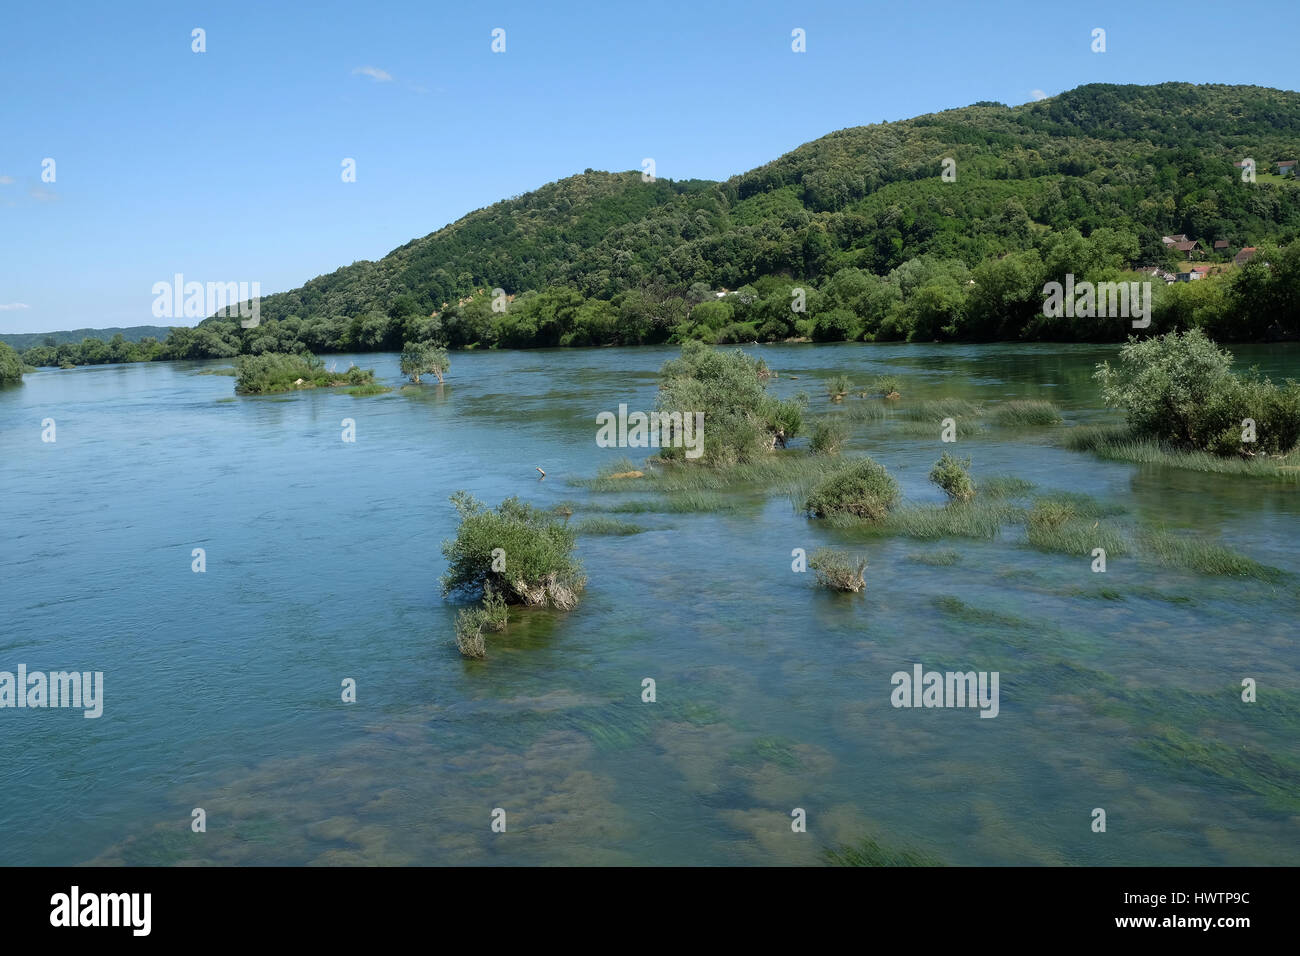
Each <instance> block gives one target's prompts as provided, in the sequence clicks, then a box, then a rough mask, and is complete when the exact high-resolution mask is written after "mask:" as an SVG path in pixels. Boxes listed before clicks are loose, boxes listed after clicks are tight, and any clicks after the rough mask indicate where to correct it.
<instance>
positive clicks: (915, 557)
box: [907, 548, 961, 568]
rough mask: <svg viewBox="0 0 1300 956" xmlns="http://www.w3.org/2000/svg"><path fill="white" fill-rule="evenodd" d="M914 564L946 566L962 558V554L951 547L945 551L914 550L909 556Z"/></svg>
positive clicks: (909, 559)
mask: <svg viewBox="0 0 1300 956" xmlns="http://www.w3.org/2000/svg"><path fill="white" fill-rule="evenodd" d="M907 560H908V561H911V562H912V563H913V564H928V565H930V566H931V567H936V568H946V567H949V566H951V565H954V564H956V563H957V562H958V561H960V560H961V555H960V554H958V553H957V552H956V551H953V550H952V549H951V548H947V549H945V550H943V551H913V552H912V553H911V554H909V555H908V556H907Z"/></svg>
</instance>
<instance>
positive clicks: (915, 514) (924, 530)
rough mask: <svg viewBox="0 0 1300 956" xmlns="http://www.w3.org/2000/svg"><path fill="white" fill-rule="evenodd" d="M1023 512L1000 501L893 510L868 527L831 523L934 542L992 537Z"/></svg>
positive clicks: (1019, 517)
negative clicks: (945, 539) (948, 539)
mask: <svg viewBox="0 0 1300 956" xmlns="http://www.w3.org/2000/svg"><path fill="white" fill-rule="evenodd" d="M1022 514H1023V509H1021V508H1017V507H1015V506H1013V505H1009V504H1006V503H1004V502H994V501H980V500H978V499H977V500H975V501H969V502H957V501H954V502H951V503H950V504H947V505H941V506H937V507H926V506H921V505H912V506H907V507H902V508H896V509H894V510H893V511H891V512H890V513H889V514H888V515H887V516H886V517H885V518H884V519H883V520H882V521H877V522H873V523H871V524H863V523H852V522H849V521H835V522H833V523H834V524H836V525H838V526H841V527H844V526H848V527H861V528H862V529H863V530H864V531H867V532H869V533H871V534H879V535H898V536H900V537H905V538H918V539H921V540H934V539H938V538H983V539H986V540H987V539H992V538H996V537H997V536H998V534H999V533H1001V530H1002V526H1003V525H1006V524H1012V523H1014V522H1016V521H1019V520H1020V519H1021V516H1022Z"/></svg>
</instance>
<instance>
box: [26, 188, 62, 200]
mask: <svg viewBox="0 0 1300 956" xmlns="http://www.w3.org/2000/svg"><path fill="white" fill-rule="evenodd" d="M27 195H29V196H31V197H32V198H33V199H35V200H36V201H37V202H55V201H57V200H58V198H59V194H58V193H56V192H53V191H52V190H49V189H46V188H45V187H44V186H32V187H31V188H30V189H28V190H27Z"/></svg>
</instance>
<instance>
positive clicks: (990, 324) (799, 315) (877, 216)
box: [23, 83, 1300, 365]
mask: <svg viewBox="0 0 1300 956" xmlns="http://www.w3.org/2000/svg"><path fill="white" fill-rule="evenodd" d="M1298 153H1300V94H1297V93H1292V92H1285V91H1279V90H1271V89H1265V88H1261V87H1252V86H1222V85H1206V86H1193V85H1190V84H1184V83H1166V84H1161V85H1158V86H1114V85H1106V84H1092V85H1088V86H1083V87H1079V88H1078V89H1075V90H1072V91H1070V92H1067V93H1062V94H1060V95H1059V96H1056V97H1052V98H1050V99H1047V100H1043V101H1040V102H1035V103H1029V104H1025V105H1022V106H1016V107H1008V106H1005V105H1003V104H1000V103H977V104H975V105H973V106H969V107H965V108H962V109H954V110H948V111H945V112H942V113H936V114H932V115H927V116H921V117H917V118H915V119H911V120H906V121H902V122H896V123H881V124H875V125H871V126H862V127H855V128H852V129H845V130H841V131H838V132H835V133H832V134H830V135H828V136H825V137H822V138H821V139H818V140H815V141H813V142H811V143H807V144H805V145H803V146H801V147H799V148H798V149H796V150H794V151H793V152H791V153H788V154H786V155H785V156H782V157H780V158H779V159H776V160H774V161H773V162H771V163H768V164H767V165H765V166H761V167H759V168H758V169H754V170H751V171H750V172H747V173H744V174H742V175H739V176H735V177H733V178H731V179H729V180H727V181H726V182H709V181H703V180H688V181H682V182H672V181H669V180H665V179H659V180H655V181H651V182H645V181H643V180H642V177H641V174H640V173H639V172H626V173H606V172H596V171H593V170H587V171H586V172H585V173H583V174H581V175H578V176H573V177H570V178H568V179H564V180H560V181H559V182H555V183H550V184H548V185H546V186H543V187H541V188H540V189H538V190H536V191H534V192H531V193H528V194H526V195H523V196H519V197H516V198H513V199H508V200H505V201H503V202H499V203H496V204H495V205H493V206H490V207H488V208H486V209H480V210H478V211H476V212H473V213H470V214H469V215H467V216H465V217H464V218H462V219H460V220H459V221H457V222H455V223H452V224H451V225H448V226H446V227H444V228H442V229H440V230H438V231H437V232H434V233H432V234H430V235H428V236H425V237H424V238H421V239H416V240H413V241H411V242H409V243H407V244H406V245H404V246H401V247H400V248H398V249H395V250H394V251H393V252H391V253H390V254H389V255H387V256H385V257H384V258H383V259H381V260H379V261H378V262H357V263H354V264H352V265H350V266H346V267H344V268H341V269H339V270H337V271H335V272H333V273H331V274H329V275H326V276H321V277H319V278H316V279H313V280H311V281H310V282H308V283H306V284H305V285H303V286H302V287H301V288H299V289H295V290H293V291H290V292H283V293H277V294H274V295H270V296H265V297H263V299H262V300H261V306H260V307H261V323H260V325H259V326H258V327H257V328H252V329H243V328H241V327H240V323H239V320H238V318H225V317H212V318H208V319H206V320H204V321H203V322H202V323H200V325H199V326H198V327H197V328H194V329H188V328H176V329H173V330H171V333H170V334H169V335H168V337H167V338H166V340H165V341H161V342H160V341H156V340H149V339H146V340H144V341H143V342H140V343H131V342H127V341H124V340H122V339H115V340H113V341H111V342H103V341H99V340H89V341H87V342H85V343H83V344H82V345H80V346H77V345H73V344H68V343H64V344H57V345H41V346H36V347H34V348H32V349H28V350H27V351H26V352H24V353H23V358H24V361H26V362H27V364H29V365H49V364H82V363H95V362H105V361H110V362H111V361H124V360H126V361H130V360H137V359H147V358H205V357H229V356H233V355H236V354H241V353H251V354H259V353H263V352H291V351H298V350H303V349H308V350H311V351H313V352H317V353H323V352H333V351H375V350H398V349H401V348H402V347H403V345H404V344H405V343H407V342H429V343H436V344H439V345H446V346H448V347H450V348H475V347H505V348H528V347H547V346H581V345H600V344H641V343H661V342H677V341H684V340H688V339H702V340H705V341H709V342H715V343H724V342H749V341H754V340H760V341H775V340H784V339H788V338H797V337H806V338H809V339H813V340H818V341H842V340H864V341H886V340H911V341H932V340H968V341H994V340H1016V339H1035V340H1046V341H1078V340H1087V341H1118V340H1122V339H1123V338H1124V337H1125V336H1126V335H1127V334H1129V333H1130V332H1131V326H1130V323H1129V321H1128V319H1127V318H1114V319H1101V318H1065V317H1062V318H1047V317H1045V316H1044V315H1043V311H1044V310H1043V299H1044V294H1043V287H1044V285H1045V283H1048V282H1053V281H1056V282H1060V281H1063V280H1064V278H1065V276H1066V275H1067V274H1072V275H1073V276H1074V277H1075V279H1077V280H1080V281H1083V280H1091V281H1102V280H1106V281H1111V280H1126V281H1151V282H1152V284H1153V287H1154V294H1155V302H1154V308H1153V313H1152V322H1151V326H1150V327H1149V329H1148V330H1147V331H1148V332H1149V333H1157V332H1168V331H1172V330H1181V329H1187V328H1193V327H1196V328H1201V329H1203V330H1205V331H1206V332H1207V333H1208V334H1210V335H1211V336H1213V337H1214V338H1216V339H1219V340H1222V341H1244V340H1262V339H1274V338H1291V337H1295V336H1297V335H1300V242H1298V241H1297V240H1298V239H1300V181H1297V180H1296V179H1295V176H1294V175H1293V174H1292V175H1288V176H1285V177H1284V176H1280V175H1277V173H1276V169H1277V166H1276V164H1277V163H1278V162H1280V161H1283V160H1292V159H1296V158H1297V154H1298ZM1246 158H1251V159H1253V160H1254V161H1255V163H1256V166H1257V170H1258V176H1257V181H1254V182H1245V181H1243V177H1242V171H1241V169H1239V168H1238V166H1237V165H1235V164H1237V163H1239V162H1241V161H1243V160H1245V159H1246ZM946 160H951V161H952V162H951V163H949V162H945V161H946ZM945 171H947V173H948V175H946V176H945V175H944V173H945ZM1173 235H1185V236H1186V237H1188V238H1189V239H1192V240H1196V241H1198V243H1199V247H1198V250H1197V251H1196V252H1194V253H1191V254H1190V256H1191V257H1192V258H1195V259H1197V261H1199V262H1202V263H1207V264H1212V272H1211V274H1209V275H1208V276H1206V277H1204V278H1200V279H1199V281H1196V282H1186V283H1176V284H1172V285H1166V283H1165V281H1164V279H1163V278H1161V277H1154V278H1153V276H1152V275H1151V274H1150V269H1152V268H1159V269H1161V270H1165V271H1167V272H1177V271H1181V270H1183V269H1186V268H1187V267H1188V265H1189V262H1188V261H1187V260H1188V258H1189V254H1188V253H1185V252H1183V251H1179V250H1178V249H1177V248H1176V247H1172V246H1170V245H1168V244H1167V243H1165V242H1164V241H1163V240H1162V237H1164V236H1173ZM1216 241H1221V242H1222V243H1225V244H1226V248H1224V249H1220V250H1215V248H1214V244H1215V242H1216ZM1243 247H1256V248H1257V252H1256V254H1255V256H1254V258H1252V259H1251V260H1250V261H1249V262H1248V263H1245V264H1241V265H1238V264H1235V263H1234V262H1233V258H1232V257H1233V255H1234V254H1235V253H1236V252H1237V251H1238V250H1240V249H1242V248H1243ZM1139 269H1141V270H1144V271H1141V272H1138V271H1137V270H1139ZM496 290H500V292H497V291H496Z"/></svg>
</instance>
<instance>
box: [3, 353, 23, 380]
mask: <svg viewBox="0 0 1300 956" xmlns="http://www.w3.org/2000/svg"><path fill="white" fill-rule="evenodd" d="M22 380H23V360H22V358H21V357H20V356H19V355H18V353H17V352H15V351H14V350H13V348H11V347H10V346H9V345H8V344H7V343H5V342H0V385H7V384H9V383H10V382H21V381H22Z"/></svg>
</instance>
